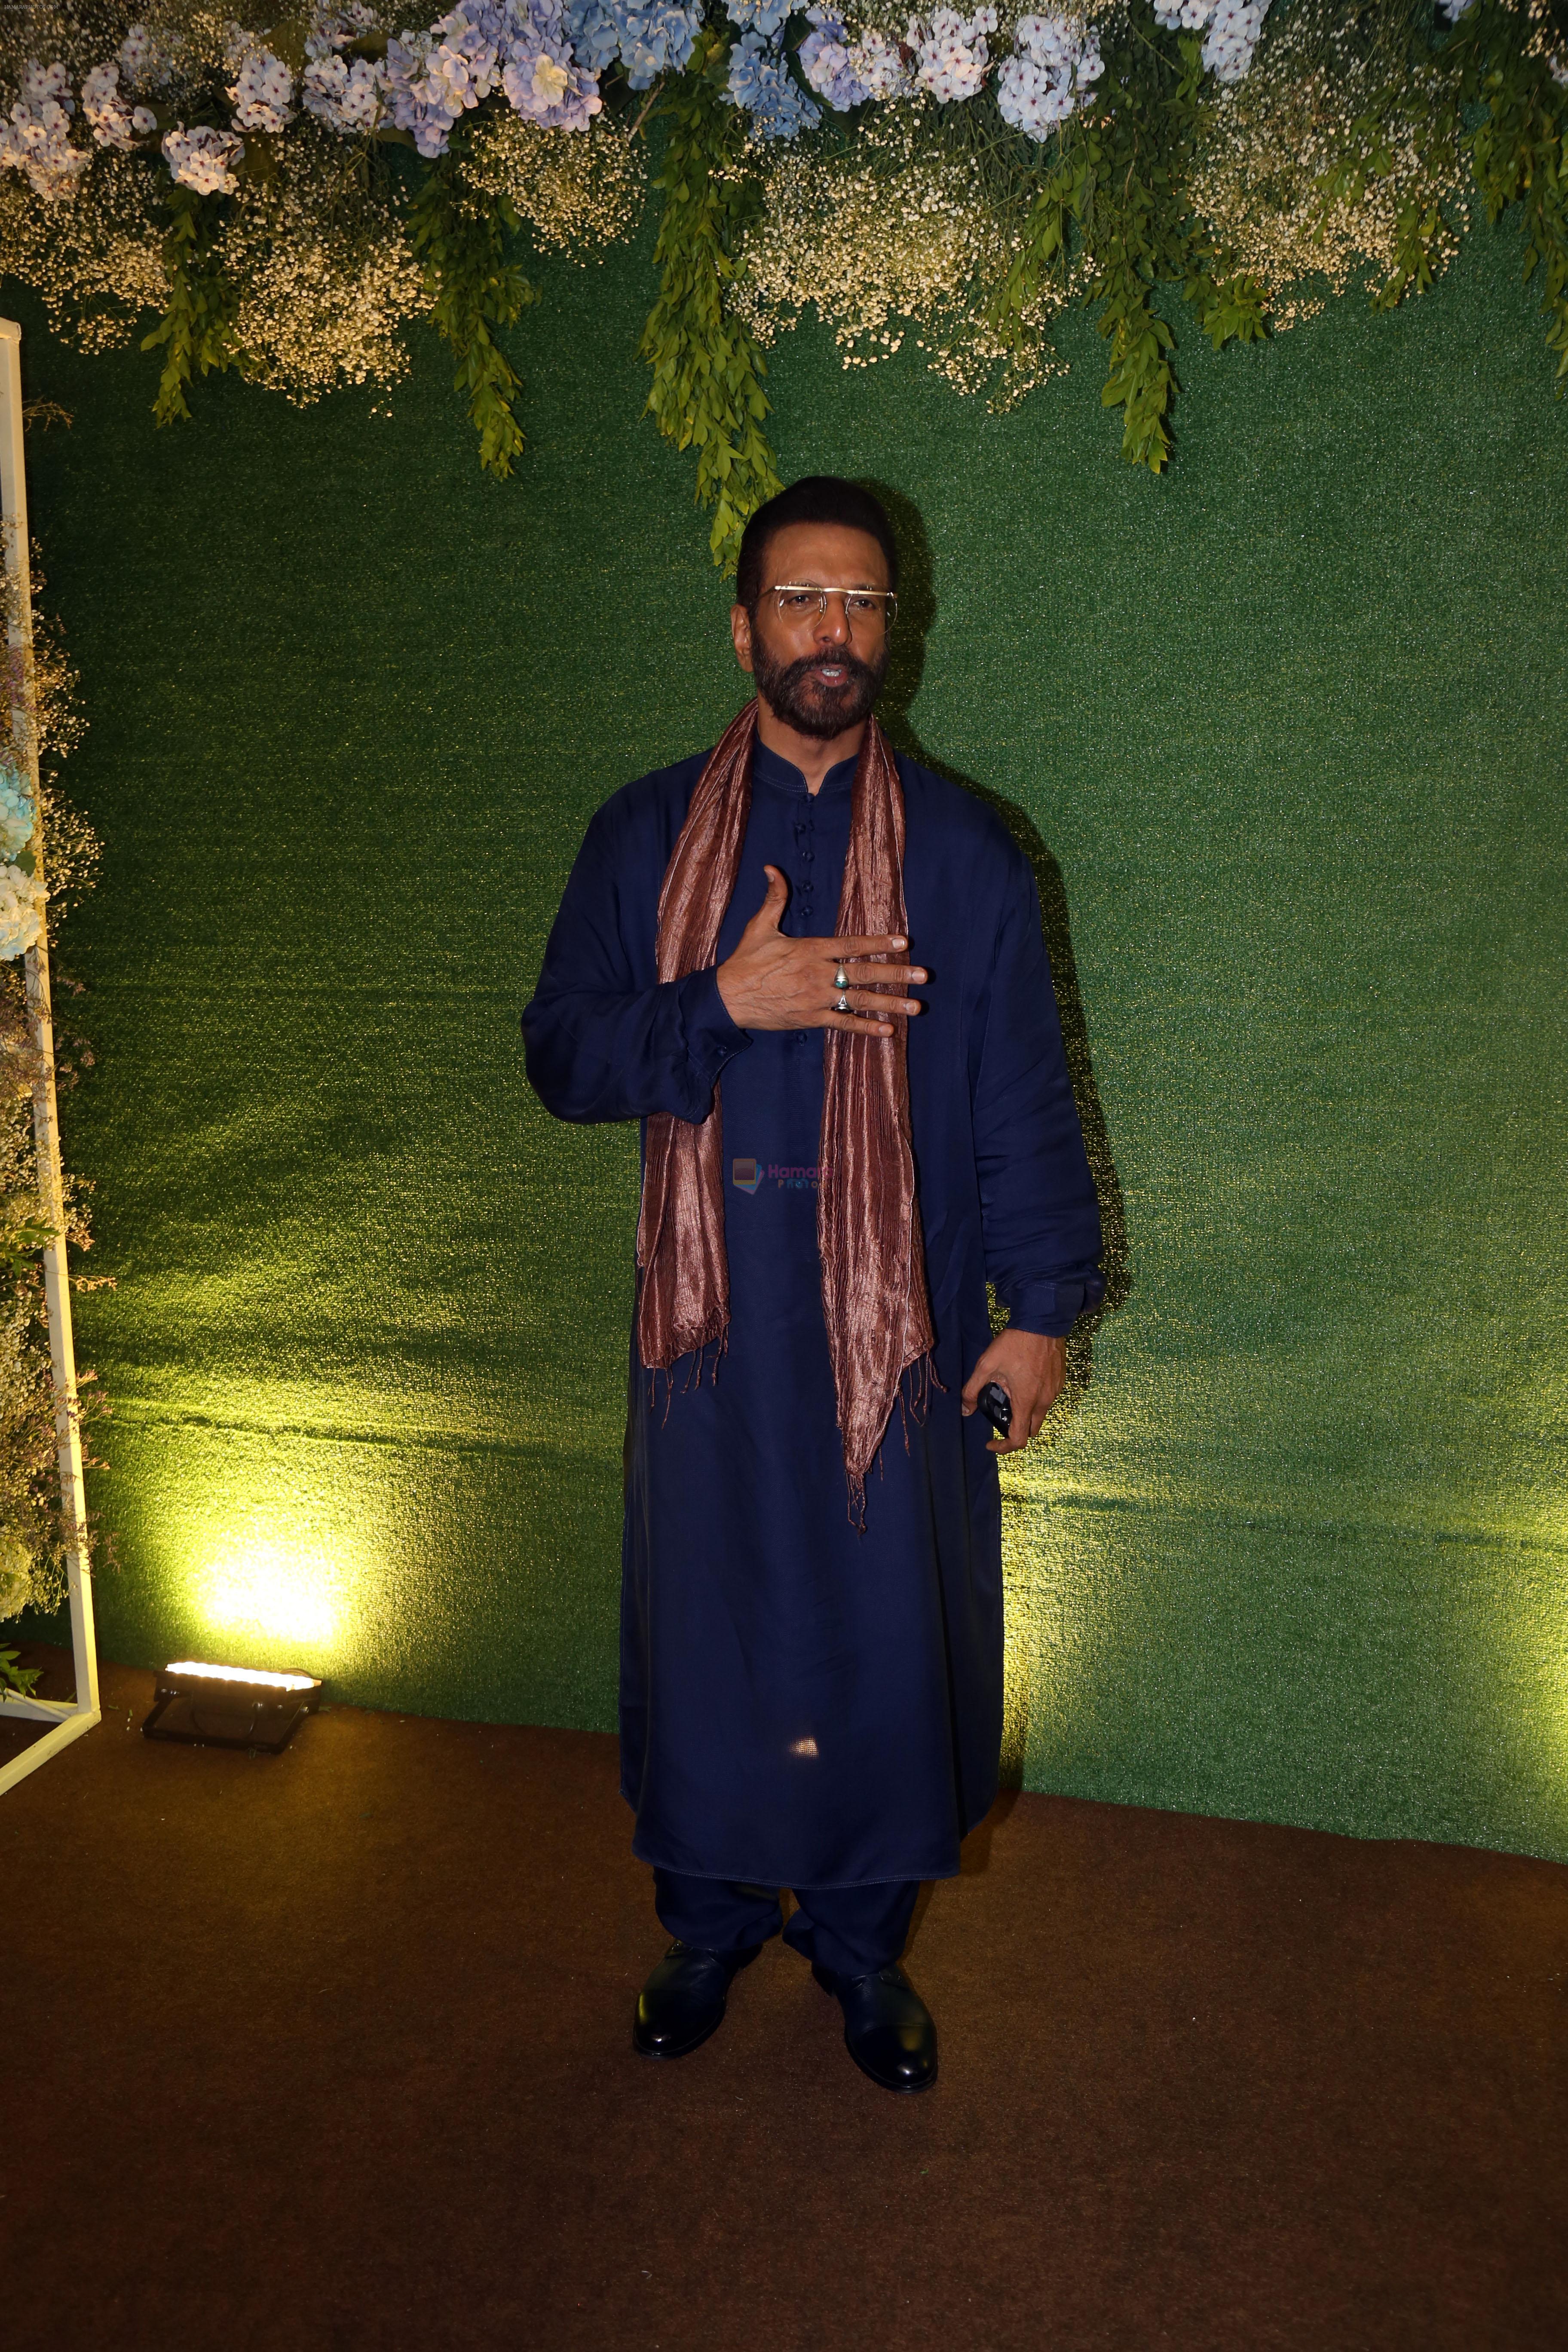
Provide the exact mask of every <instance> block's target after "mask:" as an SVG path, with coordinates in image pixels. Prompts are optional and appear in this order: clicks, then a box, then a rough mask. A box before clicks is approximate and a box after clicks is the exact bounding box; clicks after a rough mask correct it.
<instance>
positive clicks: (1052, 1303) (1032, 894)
mask: <svg viewBox="0 0 1568 2352" xmlns="http://www.w3.org/2000/svg"><path fill="white" fill-rule="evenodd" d="M973 1122H974V1156H975V1166H976V1169H977V1171H978V1174H979V1180H980V1205H981V1217H982V1223H983V1226H984V1242H985V1273H986V1278H987V1280H988V1281H989V1282H990V1283H991V1284H992V1286H993V1287H994V1290H995V1292H996V1296H997V1297H998V1298H999V1299H1000V1301H1001V1303H1002V1305H1003V1306H1004V1307H1006V1309H1007V1311H1008V1316H1009V1318H1010V1321H1011V1323H1012V1325H1013V1327H1014V1328H1016V1329H1017V1330H1020V1331H1039V1332H1048V1333H1052V1334H1054V1335H1057V1336H1060V1335H1062V1334H1065V1333H1066V1332H1068V1331H1070V1330H1071V1329H1072V1327H1073V1325H1074V1323H1075V1322H1076V1321H1077V1319H1078V1318H1079V1315H1081V1314H1082V1313H1083V1312H1084V1310H1085V1308H1086V1307H1097V1306H1098V1305H1099V1304H1100V1299H1101V1298H1102V1297H1104V1295H1105V1279H1104V1276H1102V1274H1101V1273H1100V1251H1101V1247H1102V1243H1101V1237H1100V1203H1099V1202H1098V1200H1097V1199H1096V1197H1095V1191H1094V1181H1093V1179H1092V1177H1091V1176H1090V1174H1089V1159H1088V1155H1087V1154H1086V1152H1085V1150H1084V1146H1083V1129H1082V1128H1081V1127H1080V1126H1079V1116H1078V1107H1077V1105H1076V1104H1075V1102H1074V1100H1073V1092H1072V1082H1071V1080H1070V1078H1069V1077H1068V1066H1067V1056H1066V1055H1065V1053H1064V1052H1063V1050H1062V1033H1061V1023H1060V1020H1059V1019H1058V1013H1057V1000H1056V995H1055V992H1054V991H1053V990H1052V987H1051V967H1050V959H1049V958H1048V956H1047V953H1046V942H1045V938H1044V934H1043V932H1042V929H1041V925H1040V901H1039V894H1038V892H1037V889H1036V887H1035V877H1034V875H1033V874H1032V872H1031V871H1030V869H1029V866H1028V864H1027V862H1026V860H1025V859H1024V858H1023V857H1022V856H1017V858H1016V865H1015V866H1014V867H1013V872H1012V876H1011V878H1010V883H1009V887H1008V890H1007V894H1006V898H1005V906H1004V909H1003V915H1002V920H1001V924H1000V926H999V929H998V931H997V938H996V954H995V960H994V963H993V966H992V971H991V980H990V987H989V992H988V1002H987V1003H986V1005H985V1013H984V1036H983V1042H982V1045H981V1050H980V1060H979V1069H978V1076H977V1078H976V1082H975V1087H974V1105H973Z"/></svg>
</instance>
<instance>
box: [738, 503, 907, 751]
mask: <svg viewBox="0 0 1568 2352" xmlns="http://www.w3.org/2000/svg"><path fill="white" fill-rule="evenodd" d="M888 584H889V583H888V559H887V557H886V556H885V555H884V554H883V552H882V551H881V548H880V547H879V544H878V542H877V541H876V540H874V539H873V538H872V537H871V536H870V534H869V532H868V531H863V530H848V529H847V528H846V527H845V525H844V524H842V523H830V522H792V523H790V524H788V525H787V526H786V528H785V529H784V530H779V531H775V532H774V533H773V537H772V539H771V540H770V541H768V545H767V550H766V552H765V554H764V556H763V593H762V594H761V596H759V597H758V599H757V605H756V610H755V612H754V613H748V612H747V610H746V607H745V606H744V605H743V604H736V605H734V606H733V607H732V608H731V614H730V625H731V630H732V632H733V635H734V639H735V655H736V658H737V660H738V661H739V662H740V665H741V667H742V669H744V670H749V671H750V672H751V673H752V677H754V678H755V679H756V681H757V691H758V692H759V694H761V696H762V698H763V701H764V702H765V703H766V704H767V706H768V708H769V709H770V710H772V711H773V714H774V716H775V717H776V718H779V719H783V720H784V724H785V726H786V727H793V728H794V729H795V732H796V733H797V734H799V735H809V736H815V737H816V738H817V739H818V740H821V741H824V742H827V741H831V740H832V739H833V737H835V736H836V735H842V734H845V733H846V732H847V730H849V729H850V728H852V727H858V726H859V725H860V724H861V722H862V720H863V719H867V718H868V716H869V715H870V710H871V706H872V704H873V703H874V702H875V701H876V699H877V693H878V689H879V687H880V686H881V683H882V677H883V674H884V672H885V671H886V669H887V667H888V631H887V623H886V620H885V618H884V615H883V608H882V606H881V604H875V605H873V606H872V607H871V609H870V610H869V611H859V612H858V611H857V610H856V609H855V600H854V596H853V593H851V594H850V595H849V596H848V598H846V597H845V596H843V595H839V594H835V595H831V596H829V597H828V599H827V609H826V612H823V613H819V612H818V611H817V610H816V603H815V602H814V600H813V599H812V598H811V597H810V596H801V597H798V598H796V599H795V603H797V604H799V605H800V606H801V608H802V609H801V610H800V611H799V612H798V613H796V612H794V611H791V610H789V609H787V608H786V609H785V610H784V611H782V612H781V610H780V600H779V597H778V595H777V594H776V593H774V592H775V591H776V590H777V589H778V588H780V587H781V586H784V585H790V586H794V587H795V588H800V589H809V588H831V589H835V590H841V589H847V590H849V591H851V592H853V591H854V590H855V589H857V588H863V589H870V590H877V589H885V588H886V587H887V586H888Z"/></svg>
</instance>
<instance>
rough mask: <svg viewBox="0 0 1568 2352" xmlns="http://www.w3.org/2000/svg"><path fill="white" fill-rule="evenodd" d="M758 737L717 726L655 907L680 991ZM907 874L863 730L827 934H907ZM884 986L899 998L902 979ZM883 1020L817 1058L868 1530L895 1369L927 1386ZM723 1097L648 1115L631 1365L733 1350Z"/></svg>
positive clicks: (838, 1355)
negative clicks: (692, 1114) (833, 920)
mask: <svg viewBox="0 0 1568 2352" xmlns="http://www.w3.org/2000/svg"><path fill="white" fill-rule="evenodd" d="M756 732H757V706H756V704H755V702H749V703H748V704H747V705H746V708H745V709H744V710H742V712H741V714H740V717H739V718H738V719H733V720H731V724H730V725H729V726H728V727H727V728H726V729H725V730H724V733H723V735H722V737H721V740H720V741H719V744H718V747H717V749H716V750H715V751H714V752H713V755H712V757H711V758H710V761H709V762H708V765H707V766H706V767H705V768H704V769H703V771H702V773H701V775H700V778H699V779H698V783H697V789H696V791H695V792H694V793H692V795H691V804H690V807H689V810H688V812H687V817H686V822H685V824H683V825H682V827H681V829H680V835H679V840H678V841H677V842H676V845H675V847H674V849H673V851H672V852H671V854H670V860H669V864H668V866H667V867H666V869H665V876H664V883H663V887H662V888H661V889H660V891H659V894H658V946H657V950H656V953H657V962H658V977H659V979H660V981H661V982H662V981H672V980H683V979H684V978H685V977H686V975H687V973H688V972H691V971H702V970H705V969H706V967H707V966H708V965H710V963H712V961H713V960H714V955H715V951H716V950H717V947H718V941H719V927H720V924H721V922H722V920H723V919H724V915H725V912H726V910H727V908H728V907H729V904H730V901H731V898H732V897H733V895H734V890H735V883H736V879H737V877H738V874H739V870H740V863H741V845H742V842H743V841H744V840H745V837H746V819H747V817H748V815H749V814H750V810H751V801H752V744H753V742H754V741H755V739H756ZM903 868H904V794H903V787H902V785H901V784H900V782H899V772H898V769H897V767H896V766H895V764H894V761H893V755H892V752H891V751H889V748H888V739H887V737H886V736H885V735H884V734H883V732H882V730H881V729H880V728H879V726H878V724H877V721H876V720H875V719H871V720H870V721H869V722H868V725H867V729H866V739H865V741H864V743H863V744H862V746H861V750H860V758H859V762H858V766H857V768H856V770H855V783H854V798H853V800H852V803H851V805H850V818H849V848H848V853H847V856H846V858H845V861H844V887H843V890H842V892H841V893H840V896H839V900H838V921H837V932H836V936H837V937H838V938H840V939H854V938H871V937H875V936H877V935H879V934H889V933H890V934H892V935H894V936H898V937H902V936H903V935H904V934H905V933H906V932H907V929H908V925H909V918H908V915H907V913H906V911H905V907H904V881H903ZM882 960H883V961H886V959H882ZM887 985H888V986H889V989H891V988H893V987H895V986H899V987H900V993H901V985H900V984H899V983H895V982H889V983H887ZM889 1018H890V1019H891V1021H892V1024H893V1034H892V1035H891V1036H890V1037H872V1036H869V1035H866V1036H857V1035H856V1034H854V1033H853V1032H852V1031H850V1030H847V1029H833V1028H830V1029H828V1030H826V1033H825V1035H824V1041H823V1054H822V1077H823V1087H822V1139H821V1145H820V1149H819V1150H818V1153H817V1158H818V1161H819V1163H820V1166H821V1169H822V1176H821V1180H820V1182H819V1185H818V1188H817V1203H816V1233H817V1243H818V1247H819V1250H820V1253H821V1257H822V1312H823V1319H824V1321H825V1323H826V1328H827V1346H828V1353H829V1356H830V1357H831V1360H832V1363H833V1381H834V1387H835V1390H836V1392H837V1400H838V1428H839V1433H840V1435H841V1436H842V1438H843V1441H844V1467H845V1471H846V1473H847V1476H848V1480H849V1492H850V1496H851V1500H852V1503H853V1506H854V1508H855V1511H856V1513H857V1516H858V1517H859V1518H861V1519H862V1520H863V1519H864V1513H865V1500H866V1473H867V1471H868V1468H869V1467H870V1465H871V1463H872V1461H873V1459H874V1458H875V1455H876V1453H877V1448H878V1447H879V1445H880V1444H881V1442H882V1437H883V1433H884V1432H885V1431H886V1429H887V1426H888V1422H889V1416H890V1415H891V1412H892V1410H893V1402H894V1399H895V1398H896V1397H899V1396H900V1381H901V1380H902V1378H903V1375H904V1373H905V1371H906V1370H908V1369H909V1368H910V1365H911V1364H913V1365H917V1366H918V1367H919V1372H918V1374H917V1380H916V1386H915V1392H914V1395H913V1396H912V1398H911V1400H910V1402H911V1403H912V1404H913V1405H914V1407H915V1409H916V1411H917V1412H918V1411H919V1410H920V1409H921V1407H922V1406H923V1404H924V1402H925V1397H926V1383H927V1381H929V1380H935V1378H936V1374H935V1368H934V1366H933V1365H932V1362H931V1348H932V1346H933V1344H934V1334H933V1331H932V1327H931V1307H930V1303H929V1301H928V1299H927V1297H926V1278H925V1248H924V1244H923V1240H922V1237H921V1213H920V1204H919V1202H918V1201H917V1200H916V1197H915V1163H914V1151H913V1149H912V1146H911V1143H910V1087H909V1067H908V1061H907V1057H906V1045H907V1034H906V1033H907V1016H905V1015H903V1014H901V1013H891V1014H890V1015H889ZM720 1093H721V1089H720V1087H714V1090H713V1108H712V1109H711V1110H710V1112H709V1114H708V1116H707V1118H705V1119H703V1120H702V1121H701V1123H700V1125H697V1126H694V1125H693V1124H692V1123H691V1121H690V1120H689V1119H683V1118H675V1117H673V1116H672V1115H671V1114H670V1113H669V1112H668V1111H655V1112H653V1113H652V1114H651V1115H650V1116H649V1118H648V1122H647V1159H646V1163H645V1167H644V1172H643V1191H642V1213H641V1215H640V1217H639V1219H638V1221H637V1265H638V1267H639V1268H640V1269H641V1280H640V1284H639V1286H638V1293H637V1352H638V1354H639V1355H640V1357H641V1358H642V1360H643V1363H644V1365H645V1366H646V1367H647V1369H648V1370H664V1371H665V1372H666V1373H668V1371H669V1370H670V1368H671V1367H672V1366H673V1365H674V1363H675V1362H676V1360H677V1359H678V1358H679V1357H681V1356H684V1355H686V1354H688V1353H689V1351H691V1350H693V1349H695V1350H696V1351H697V1356H696V1369H699V1370H700V1362H701V1350H702V1349H704V1348H705V1347H706V1346H707V1345H708V1344H709V1342H710V1340H717V1341H718V1342H719V1343H720V1347H721V1349H722V1347H723V1345H724V1344H725V1341H726V1335H727V1332H728V1327H729V1321H730V1265H729V1257H728V1255H727V1253H726V1251H725V1247H724V1141H723V1120H722V1114H721V1108H720ZM717 1371H718V1360H717V1357H715V1360H714V1372H715V1375H716V1374H717ZM938 1385H939V1386H940V1385H941V1384H940V1382H939V1383H938Z"/></svg>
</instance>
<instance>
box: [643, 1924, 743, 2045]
mask: <svg viewBox="0 0 1568 2352" xmlns="http://www.w3.org/2000/svg"><path fill="white" fill-rule="evenodd" d="M761 1950H762V1946H761V1945H760V1944H752V1946H751V1948H750V1949H749V1950H746V1951H743V1952H703V1951H700V1950H699V1949H698V1948H697V1946H696V1945H695V1944H683V1943H681V1942H679V1939H678V1940H677V1941H676V1942H675V1943H673V1944H671V1946H670V1948H669V1949H668V1952H666V1954H665V1956H664V1958H663V1959H662V1960H660V1962H659V1964H658V1968H656V1969H655V1970H654V1972H653V1974H652V1975H651V1976H650V1977H649V1979H648V1980H647V1984H645V1985H644V1987H643V1989H642V1990H641V1992H639V1993H638V1995H637V2015H636V2017H635V2018H634V2019H633V2021H632V2047H633V2049H634V2050H636V2051H637V2053H638V2054H639V2056H641V2057H644V2058H684V2057H685V2055H686V2053H687V2052H688V2051H689V2050H696V2049H698V2048H699V2047H700V2045H701V2043H703V2042H706V2041H707V2039H708V2036H709V2035H710V2033H717V2032H718V2031H719V2028H720V2027H721V2025H722V2024H723V2022H724V2003H725V2001H726V2000H727V1999H728V1998H729V1992H730V1984H731V1979H732V1978H734V1977H735V1976H737V1975H738V1974H739V1972H740V1970H741V1969H749V1968H750V1967H751V1965H752V1961H753V1960H754V1959H755V1958H756V1957H757V1954H758V1953H759V1952H760V1951H761Z"/></svg>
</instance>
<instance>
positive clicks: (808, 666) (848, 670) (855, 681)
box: [773, 648, 881, 694]
mask: <svg viewBox="0 0 1568 2352" xmlns="http://www.w3.org/2000/svg"><path fill="white" fill-rule="evenodd" d="M823 661H831V662H833V663H835V664H837V667H839V668H840V669H842V670H843V671H844V673H845V675H844V677H843V678H842V679H841V680H840V681H839V683H838V685H837V686H826V685H824V683H823V682H822V681H821V679H819V678H813V677H812V675H811V674H812V672H813V670H814V669H816V667H817V664H818V663H819V662H823ZM808 684H809V685H813V686H815V687H816V691H817V693H818V694H842V693H843V692H844V691H845V689H846V688H848V687H852V686H861V687H868V688H871V690H872V691H873V692H875V690H876V688H878V687H879V685H880V684H881V673H880V672H879V670H876V669H874V668H873V667H872V666H871V664H870V663H869V662H865V661H862V660H861V658H860V656H859V655H858V654H852V653H850V652H849V651H848V650H847V648H846V650H845V651H844V652H843V653H835V654H805V655H803V656H802V657H801V658H800V660H799V661H792V662H789V663H787V664H786V665H785V667H784V668H783V669H781V670H778V671H776V672H775V673H774V676H773V686H774V688H775V691H776V692H778V693H780V694H788V693H790V692H792V691H793V690H794V689H795V688H799V687H804V686H806V685H808Z"/></svg>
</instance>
